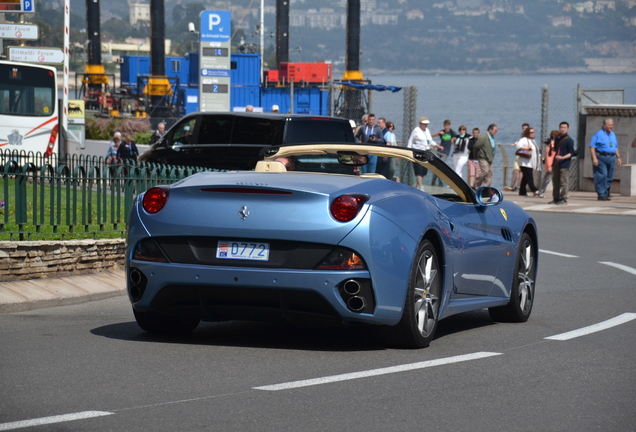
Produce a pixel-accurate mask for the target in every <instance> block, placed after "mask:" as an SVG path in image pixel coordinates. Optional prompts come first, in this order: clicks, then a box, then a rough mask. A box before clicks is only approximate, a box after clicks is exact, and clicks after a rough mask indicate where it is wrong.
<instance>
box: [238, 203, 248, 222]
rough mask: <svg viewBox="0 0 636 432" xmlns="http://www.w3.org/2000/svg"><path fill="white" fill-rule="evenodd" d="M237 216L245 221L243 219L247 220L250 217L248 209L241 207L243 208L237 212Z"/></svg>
mask: <svg viewBox="0 0 636 432" xmlns="http://www.w3.org/2000/svg"><path fill="white" fill-rule="evenodd" d="M238 214H239V215H241V220H245V219H247V218H248V217H249V215H250V209H248V208H247V206H243V207H242V208H241V209H240V210H239V212H238Z"/></svg>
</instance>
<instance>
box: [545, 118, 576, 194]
mask: <svg viewBox="0 0 636 432" xmlns="http://www.w3.org/2000/svg"><path fill="white" fill-rule="evenodd" d="M569 130H570V125H569V124H568V122H561V124H559V133H560V135H559V136H558V137H557V138H556V140H557V144H556V146H555V152H556V154H555V156H554V166H553V170H552V187H553V189H552V201H551V202H550V203H551V204H557V205H559V204H567V197H568V180H569V178H570V164H571V163H572V158H573V157H574V156H576V151H575V150H574V141H573V140H572V138H570V136H569V135H568V131H569Z"/></svg>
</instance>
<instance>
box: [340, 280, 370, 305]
mask: <svg viewBox="0 0 636 432" xmlns="http://www.w3.org/2000/svg"><path fill="white" fill-rule="evenodd" d="M342 290H343V291H344V292H345V293H346V294H347V295H348V296H351V297H349V298H348V299H347V307H348V308H349V309H350V310H351V311H352V312H362V311H363V310H364V308H365V307H366V305H367V301H366V300H365V298H364V297H363V296H361V295H359V294H360V292H361V291H362V284H361V283H360V282H358V281H357V280H355V279H349V280H348V281H346V282H345V283H344V284H343V285H342Z"/></svg>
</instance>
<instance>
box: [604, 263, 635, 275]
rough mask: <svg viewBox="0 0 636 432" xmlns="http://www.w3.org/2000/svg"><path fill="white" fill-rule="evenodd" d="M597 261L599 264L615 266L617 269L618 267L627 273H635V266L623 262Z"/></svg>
mask: <svg viewBox="0 0 636 432" xmlns="http://www.w3.org/2000/svg"><path fill="white" fill-rule="evenodd" d="M598 263H599V264H605V265H608V266H610V267H616V268H617V269H620V270H623V271H626V272H627V273H631V274H633V275H636V269H635V268H632V267H627V266H626V265H623V264H616V263H613V262H609V261H599V262H598Z"/></svg>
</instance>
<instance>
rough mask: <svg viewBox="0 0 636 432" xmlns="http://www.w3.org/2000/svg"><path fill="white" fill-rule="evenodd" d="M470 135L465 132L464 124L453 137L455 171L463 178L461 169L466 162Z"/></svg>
mask: <svg viewBox="0 0 636 432" xmlns="http://www.w3.org/2000/svg"><path fill="white" fill-rule="evenodd" d="M471 138H472V136H470V135H468V134H467V133H466V126H464V125H461V126H460V127H459V135H457V136H456V137H455V151H454V152H453V162H455V172H456V173H457V174H459V176H460V177H461V178H464V176H463V175H462V171H463V170H464V165H466V163H467V162H468V141H470V139H471Z"/></svg>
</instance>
